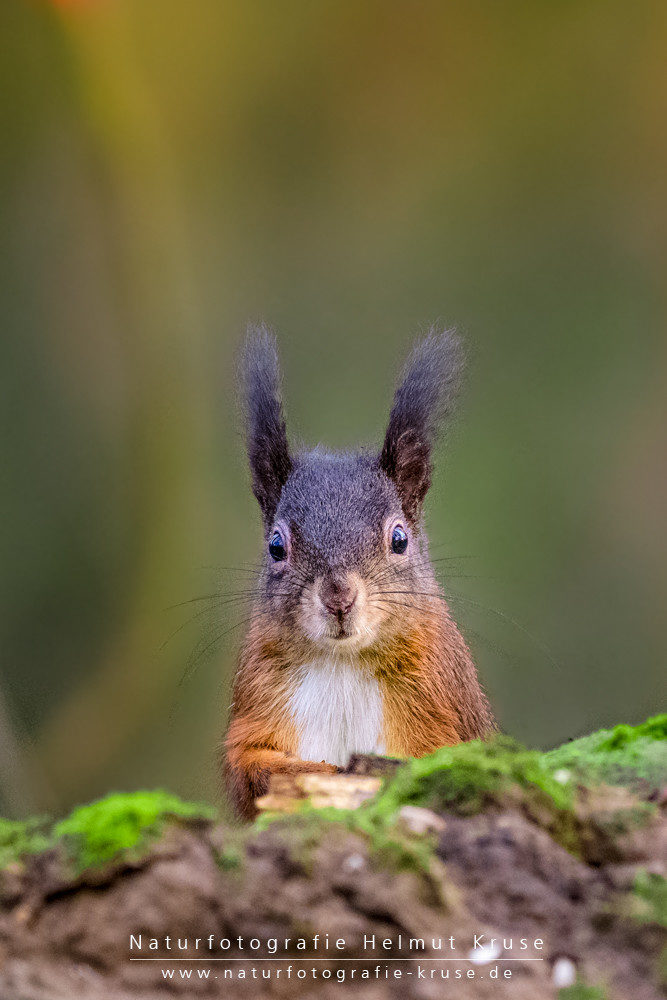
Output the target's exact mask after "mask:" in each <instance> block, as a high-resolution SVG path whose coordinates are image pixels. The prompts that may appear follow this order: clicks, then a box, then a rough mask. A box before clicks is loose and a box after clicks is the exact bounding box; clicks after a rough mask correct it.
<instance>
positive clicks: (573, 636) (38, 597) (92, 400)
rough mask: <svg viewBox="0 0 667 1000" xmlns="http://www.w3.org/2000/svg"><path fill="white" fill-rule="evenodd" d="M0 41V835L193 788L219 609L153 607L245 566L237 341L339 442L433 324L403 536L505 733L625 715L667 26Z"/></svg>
mask: <svg viewBox="0 0 667 1000" xmlns="http://www.w3.org/2000/svg"><path fill="white" fill-rule="evenodd" d="M0 37H1V38H2V50H3V54H2V60H1V61H0V78H1V80H2V100H1V108H0V116H1V126H2V156H1V158H0V159H1V162H0V211H1V225H0V241H1V242H2V268H1V272H0V298H1V305H2V313H1V314H2V323H3V336H2V357H1V359H0V361H1V365H0V385H1V391H0V405H1V406H2V420H1V433H2V523H1V527H0V532H1V535H2V555H1V559H0V562H1V584H0V586H1V588H2V593H1V600H0V607H1V609H2V610H1V613H0V618H1V624H0V654H1V669H2V676H1V688H0V695H1V697H0V779H1V781H0V785H1V795H0V807H1V808H2V809H3V810H4V811H5V812H8V813H14V814H19V813H22V812H25V811H27V810H34V809H46V810H54V811H61V810H63V809H65V808H66V807H67V806H69V805H70V804H71V803H73V802H75V801H77V800H81V799H85V798H89V797H91V796H94V795H99V794H102V793H104V792H106V791H108V790H109V789H112V788H124V789H131V788H135V787H139V786H143V785H148V786H154V785H162V786H168V787H169V788H170V789H173V790H174V791H177V792H180V793H182V794H184V795H187V796H204V797H207V798H211V797H215V796H217V795H218V794H219V793H218V779H217V773H216V746H217V744H218V742H219V739H220V736H221V733H222V731H223V727H224V721H225V718H226V712H227V698H228V685H229V681H230V677H231V673H232V670H233V664H234V656H235V652H236V649H237V648H238V643H239V641H240V637H241V634H242V625H239V624H238V623H239V622H240V621H241V619H242V618H243V609H242V607H241V606H240V605H237V604H235V603H233V602H230V603H227V604H223V603H219V604H217V605H215V604H209V603H207V602H201V603H199V602H194V603H192V604H185V605H183V606H180V607H173V605H177V604H180V602H184V601H188V600H189V599H190V598H193V597H197V596H200V595H204V594H210V593H219V594H220V595H221V602H222V601H224V600H226V599H227V597H228V595H232V594H235V593H238V592H239V591H241V590H242V589H243V588H244V586H245V585H246V581H247V577H246V576H244V573H243V568H244V567H248V566H249V565H252V563H253V561H254V559H255V558H256V556H257V553H258V548H259V544H260V530H259V517H258V514H257V511H256V509H255V505H254V501H253V500H252V497H251V495H250V492H249V488H248V477H247V474H246V469H245V463H244V456H243V450H242V437H241V430H240V424H239V419H238V415H237V410H236V404H235V398H234V391H235V384H234V383H235V378H234V364H235V362H234V358H235V353H236V350H237V346H238V343H239V340H240V337H241V336H242V332H243V329H244V326H245V323H246V321H247V320H248V319H249V318H263V319H266V320H267V321H269V322H271V323H272V324H274V325H275V327H276V328H277V330H278V331H279V333H280V340H281V349H282V354H283V360H284V367H285V369H286V375H287V398H288V413H289V417H290V422H291V427H292V430H293V433H294V434H295V435H296V437H297V438H300V439H302V440H304V441H306V442H308V443H311V444H314V443H317V442H320V441H321V442H323V443H326V444H328V445H330V446H333V447H344V446H348V445H351V444H355V443H360V442H363V443H368V442H374V441H378V442H379V440H380V435H381V433H382V428H383V423H384V421H385V419H386V415H387V411H388V406H389V400H390V394H391V388H392V384H393V380H394V375H395V372H396V369H397V367H398V366H399V365H400V363H401V361H402V359H403V357H404V355H405V353H406V350H407V349H408V345H409V343H410V340H411V338H412V336H413V335H414V334H415V333H416V332H418V331H419V330H420V329H421V328H424V327H425V326H427V325H428V324H429V323H430V322H431V321H433V320H436V319H437V320H440V321H441V322H443V323H445V324H450V325H456V326H457V327H458V328H459V329H460V330H461V331H462V332H463V333H464V335H465V336H466V339H467V344H468V350H469V354H470V365H469V378H468V387H467V391H466V393H465V397H464V401H463V406H462V416H461V419H460V420H459V421H458V423H457V425H456V427H455V430H454V433H453V434H452V435H450V439H449V442H448V444H447V446H443V448H442V451H441V453H440V456H439V475H438V478H437V481H436V485H435V487H434V489H433V491H432V494H431V496H430V501H429V506H428V520H429V525H430V532H431V537H432V541H433V543H434V545H437V546H438V548H437V550H436V551H435V553H434V554H435V555H437V556H455V557H456V559H455V560H453V561H452V562H451V563H447V564H442V565H443V567H444V566H446V567H447V571H446V572H445V569H444V568H443V570H442V574H441V575H442V578H443V585H444V588H445V591H446V592H447V593H448V594H450V596H451V602H452V607H453V609H454V611H455V614H456V616H457V618H458V620H459V621H460V622H461V625H462V627H463V629H464V631H465V632H466V634H467V636H468V637H469V640H470V643H471V645H472V647H473V650H474V652H475V656H476V658H477V661H478V663H479V667H480V671H481V674H482V677H483V679H484V682H485V684H486V686H487V688H488V691H489V693H490V696H491V698H492V701H493V703H494V705H495V706H496V709H497V712H498V715H499V717H500V720H501V722H502V725H503V726H504V727H505V728H506V729H507V730H508V731H509V732H511V733H512V734H514V735H516V736H517V737H518V738H520V739H522V740H524V741H526V742H528V743H530V744H533V745H540V746H548V745H550V744H553V743H555V742H556V741H562V740H564V739H567V738H568V737H570V736H575V735H578V734H580V733H582V732H584V731H586V730H590V729H591V728H593V727H596V726H599V725H602V724H606V723H614V722H617V721H621V720H625V721H630V722H635V721H638V720H640V719H641V718H642V717H644V716H646V715H647V714H648V713H650V712H652V711H654V710H656V709H657V708H658V707H659V700H660V698H661V697H662V695H663V694H664V687H662V682H663V681H664V677H665V669H664V667H665V660H666V653H667V630H666V629H665V607H666V606H667V533H666V532H665V525H664V521H665V511H666V510H667V467H666V461H665V458H666V454H667V429H666V428H667V341H666V338H665V320H666V319H667V299H666V295H665V277H666V274H665V261H666V260H667V253H666V251H667V225H666V223H667V212H666V210H665V206H666V204H667V201H666V196H667V181H666V178H667V130H666V129H665V122H666V121H667V59H666V58H665V52H666V51H667V49H666V46H667V5H665V4H664V3H661V2H656V3H644V2H639V3H636V4H632V5H628V4H627V3H622V2H612V0H604V2H602V0H600V2H570V3H554V2H537V0H535V2H532V3H529V2H523V3H510V4H498V3H495V2H493V0H487V2H481V0H480V2H469V3H461V4H453V3H452V4H450V3H441V2H438V3H435V2H434V3H429V2H425V3H419V4H405V3H394V2H388V0H383V2H381V3H380V2H376V0H366V2H364V3H349V2H346V0H337V2H327V0H320V2H305V0H304V2H300V3H295V4H288V5H284V4H275V3H268V2H257V0H246V2H244V3H230V2H224V0H195V2H192V0H189V2H186V0H161V2H160V3H159V4H158V3H154V2H153V3H151V2H147V0H97V2H94V0H90V2H85V0H79V2H73V0H70V2H69V3H64V2H61V3H51V4H50V3H47V2H46V0H44V2H38V0H32V2H28V0H3V3H2V4H1V5H0ZM223 567H231V569H224V568H223ZM200 612H201V613H200ZM197 615H198V617H197ZM192 616H195V617H194V620H193V621H190V622H189V623H188V619H190V618H192ZM182 625H183V628H181V629H180V631H177V630H178V629H179V628H180V626H182ZM234 626H236V627H234ZM226 630H229V631H228V633H227V634H225V635H222V633H223V632H225V631H226ZM173 633H175V634H173ZM170 637H171V638H170ZM184 674H185V675H186V676H185V679H183V677H184Z"/></svg>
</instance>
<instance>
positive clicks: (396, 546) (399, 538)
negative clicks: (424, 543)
mask: <svg viewBox="0 0 667 1000" xmlns="http://www.w3.org/2000/svg"><path fill="white" fill-rule="evenodd" d="M407 547H408V536H407V534H406V533H405V528H402V527H401V525H400V524H397V525H396V527H395V528H394V530H393V531H392V533H391V551H392V552H395V553H396V555H397V556H402V555H403V553H404V552H405V550H406V549H407Z"/></svg>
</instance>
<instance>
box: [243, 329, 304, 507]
mask: <svg viewBox="0 0 667 1000" xmlns="http://www.w3.org/2000/svg"><path fill="white" fill-rule="evenodd" d="M280 382H281V376H280V363H279V361H278V350H277V347H276V338H275V335H274V333H273V331H272V330H270V329H269V328H268V327H267V326H264V324H261V325H260V326H256V327H253V326H249V327H248V333H247V336H246V341H245V346H244V349H243V353H242V356H241V384H242V387H243V395H244V403H245V408H246V414H247V443H248V459H249V461H250V471H251V473H252V491H253V493H254V494H255V496H256V497H257V502H258V503H259V506H260V508H261V510H262V517H263V518H264V524H265V526H266V527H269V526H270V525H271V523H272V522H273V519H274V517H275V514H276V509H277V507H278V501H279V500H280V494H281V492H282V488H283V486H284V485H285V483H286V481H287V478H288V476H289V474H290V472H291V471H292V459H291V457H290V453H289V445H288V443H287V431H286V428H285V417H284V415H283V407H282V402H281V398H280Z"/></svg>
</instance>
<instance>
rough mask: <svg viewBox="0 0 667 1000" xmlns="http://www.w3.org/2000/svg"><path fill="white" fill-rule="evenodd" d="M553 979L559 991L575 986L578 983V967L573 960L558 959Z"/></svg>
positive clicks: (555, 963)
mask: <svg viewBox="0 0 667 1000" xmlns="http://www.w3.org/2000/svg"><path fill="white" fill-rule="evenodd" d="M551 979H552V981H553V984H554V986H555V987H556V989H558V990H562V989H564V988H565V987H566V986H573V985H574V984H575V982H576V981H577V967H576V965H575V964H574V962H573V961H572V959H571V958H564V957H561V958H557V959H556V961H555V962H554V967H553V972H552V973H551Z"/></svg>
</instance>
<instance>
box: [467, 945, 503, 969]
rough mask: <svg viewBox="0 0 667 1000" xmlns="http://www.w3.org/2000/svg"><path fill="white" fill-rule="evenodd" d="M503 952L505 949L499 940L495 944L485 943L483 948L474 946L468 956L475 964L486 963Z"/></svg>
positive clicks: (492, 960)
mask: <svg viewBox="0 0 667 1000" xmlns="http://www.w3.org/2000/svg"><path fill="white" fill-rule="evenodd" d="M502 953H503V949H502V948H501V946H500V944H499V943H498V942H497V941H494V942H493V944H485V945H483V946H482V947H481V948H473V949H472V951H471V952H469V954H468V958H469V959H470V961H471V962H474V963H475V965H486V964H487V962H494V961H495V960H496V959H497V958H500V956H501V955H502Z"/></svg>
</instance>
